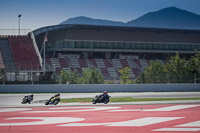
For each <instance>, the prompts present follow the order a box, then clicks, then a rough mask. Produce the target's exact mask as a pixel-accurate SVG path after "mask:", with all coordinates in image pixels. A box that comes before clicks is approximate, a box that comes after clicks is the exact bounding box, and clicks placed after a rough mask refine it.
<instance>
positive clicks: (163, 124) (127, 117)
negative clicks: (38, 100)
mask: <svg viewBox="0 0 200 133" xmlns="http://www.w3.org/2000/svg"><path fill="white" fill-rule="evenodd" d="M199 114H200V104H199V103H195V104H153V105H152V104H151V105H104V104H98V105H91V106H80V105H78V106H40V107H33V106H32V107H31V106H30V107H0V132H1V133H10V132H38V133H50V132H57V133H68V132H69V133H129V132H130V133H131V132H132V133H141V132H143V133H148V132H154V133H165V132H167V133H169V132H170V133H174V132H200V115H199Z"/></svg>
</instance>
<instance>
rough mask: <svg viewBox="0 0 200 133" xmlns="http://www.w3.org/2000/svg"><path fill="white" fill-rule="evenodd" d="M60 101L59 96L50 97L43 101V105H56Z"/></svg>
mask: <svg viewBox="0 0 200 133" xmlns="http://www.w3.org/2000/svg"><path fill="white" fill-rule="evenodd" d="M59 102H60V97H55V98H51V99H49V100H48V101H46V102H45V105H57V104H58V103H59Z"/></svg>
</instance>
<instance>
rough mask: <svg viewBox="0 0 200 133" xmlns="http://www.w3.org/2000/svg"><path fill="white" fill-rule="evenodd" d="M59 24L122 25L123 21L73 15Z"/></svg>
mask: <svg viewBox="0 0 200 133" xmlns="http://www.w3.org/2000/svg"><path fill="white" fill-rule="evenodd" d="M60 24H88V25H109V26H111V25H112V26H124V25H125V23H123V22H117V21H110V20H102V19H93V18H89V17H84V16H80V17H74V18H70V19H68V20H66V21H64V22H62V23H60Z"/></svg>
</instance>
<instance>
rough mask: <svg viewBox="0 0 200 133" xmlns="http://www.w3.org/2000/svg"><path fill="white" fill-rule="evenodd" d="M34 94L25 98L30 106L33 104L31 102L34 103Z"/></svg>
mask: <svg viewBox="0 0 200 133" xmlns="http://www.w3.org/2000/svg"><path fill="white" fill-rule="evenodd" d="M33 96H34V95H33V94H31V95H28V96H25V98H26V99H27V102H28V103H29V104H30V103H31V101H33Z"/></svg>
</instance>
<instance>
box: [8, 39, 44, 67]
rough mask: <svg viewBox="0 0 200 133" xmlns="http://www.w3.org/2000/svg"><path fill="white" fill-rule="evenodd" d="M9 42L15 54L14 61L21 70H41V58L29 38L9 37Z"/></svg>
mask: <svg viewBox="0 0 200 133" xmlns="http://www.w3.org/2000/svg"><path fill="white" fill-rule="evenodd" d="M8 41H9V44H10V47H11V51H12V53H13V57H14V61H15V64H16V67H17V69H19V70H38V69H41V66H40V62H39V58H38V56H37V54H36V50H35V48H34V45H33V41H32V39H31V38H30V37H28V36H8Z"/></svg>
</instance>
